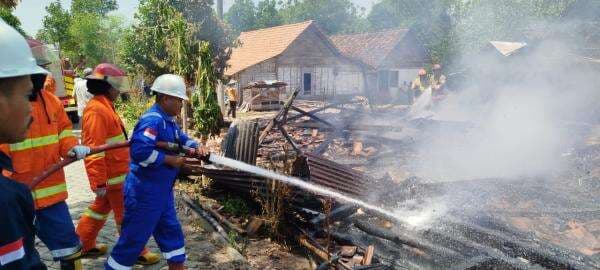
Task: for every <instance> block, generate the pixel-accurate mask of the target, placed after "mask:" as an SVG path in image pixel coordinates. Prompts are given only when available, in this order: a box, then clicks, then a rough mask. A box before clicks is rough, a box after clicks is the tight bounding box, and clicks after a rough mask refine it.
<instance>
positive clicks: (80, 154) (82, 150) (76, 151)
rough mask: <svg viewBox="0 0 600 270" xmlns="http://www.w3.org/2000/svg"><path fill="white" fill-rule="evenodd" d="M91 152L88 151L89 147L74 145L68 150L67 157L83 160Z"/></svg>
mask: <svg viewBox="0 0 600 270" xmlns="http://www.w3.org/2000/svg"><path fill="white" fill-rule="evenodd" d="M91 151H92V149H90V148H89V147H87V146H85V145H75V146H73V148H71V150H69V152H68V153H67V155H68V156H70V157H74V158H77V159H83V158H85V156H87V155H88V154H89V153H90V152H91Z"/></svg>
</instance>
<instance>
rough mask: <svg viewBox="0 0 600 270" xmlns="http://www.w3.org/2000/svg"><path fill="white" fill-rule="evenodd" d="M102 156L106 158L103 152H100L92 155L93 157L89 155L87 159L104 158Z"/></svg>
mask: <svg viewBox="0 0 600 270" xmlns="http://www.w3.org/2000/svg"><path fill="white" fill-rule="evenodd" d="M104 156H106V153H105V152H100V153H96V154H93V155H89V156H87V157H88V158H98V157H104Z"/></svg>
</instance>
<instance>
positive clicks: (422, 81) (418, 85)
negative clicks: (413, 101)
mask: <svg viewBox="0 0 600 270" xmlns="http://www.w3.org/2000/svg"><path fill="white" fill-rule="evenodd" d="M418 74H419V76H418V77H417V78H415V80H414V81H413V82H412V85H411V87H410V88H411V90H412V91H413V92H414V98H418V97H420V96H421V95H422V94H423V93H424V92H425V90H427V88H429V87H431V80H430V78H429V76H427V71H426V70H425V69H424V68H422V69H419V73H418Z"/></svg>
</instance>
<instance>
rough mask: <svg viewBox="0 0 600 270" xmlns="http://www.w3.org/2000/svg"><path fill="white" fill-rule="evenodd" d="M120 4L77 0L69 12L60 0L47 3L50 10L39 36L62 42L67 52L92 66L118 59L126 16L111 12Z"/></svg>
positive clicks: (63, 49)
mask: <svg viewBox="0 0 600 270" xmlns="http://www.w3.org/2000/svg"><path fill="white" fill-rule="evenodd" d="M116 8H117V4H116V1H115V0H73V1H72V2H71V12H69V11H68V10H66V9H64V8H63V7H62V5H61V2H60V1H59V0H56V1H55V2H52V3H50V5H48V6H47V7H46V11H47V12H48V14H47V15H46V16H45V17H44V19H43V24H44V27H43V28H42V29H41V30H40V31H39V32H38V34H37V37H38V38H39V39H40V40H42V41H45V42H46V43H55V44H58V45H59V46H60V50H61V54H62V55H63V56H65V57H69V58H71V59H78V60H79V61H85V62H86V64H87V65H90V66H93V65H96V64H99V63H101V62H118V59H117V57H116V56H117V55H118V54H117V51H118V50H119V44H120V40H121V36H122V33H123V31H124V29H123V19H122V18H120V17H117V16H110V15H107V13H108V12H110V11H112V10H115V9H116ZM82 58H83V59H82Z"/></svg>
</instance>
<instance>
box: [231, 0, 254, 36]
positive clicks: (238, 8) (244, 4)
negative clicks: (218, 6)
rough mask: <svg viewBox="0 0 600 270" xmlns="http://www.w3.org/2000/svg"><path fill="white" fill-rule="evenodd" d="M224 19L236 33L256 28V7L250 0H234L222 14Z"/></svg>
mask: <svg viewBox="0 0 600 270" xmlns="http://www.w3.org/2000/svg"><path fill="white" fill-rule="evenodd" d="M224 18H225V21H226V22H227V23H229V24H230V25H231V28H232V29H233V31H234V32H235V33H236V34H239V33H240V32H244V31H248V30H253V29H256V27H257V24H256V20H257V19H258V16H257V14H256V7H255V6H254V2H252V0H235V2H234V3H233V5H232V6H231V7H230V8H229V10H228V11H227V13H225V15H224Z"/></svg>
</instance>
